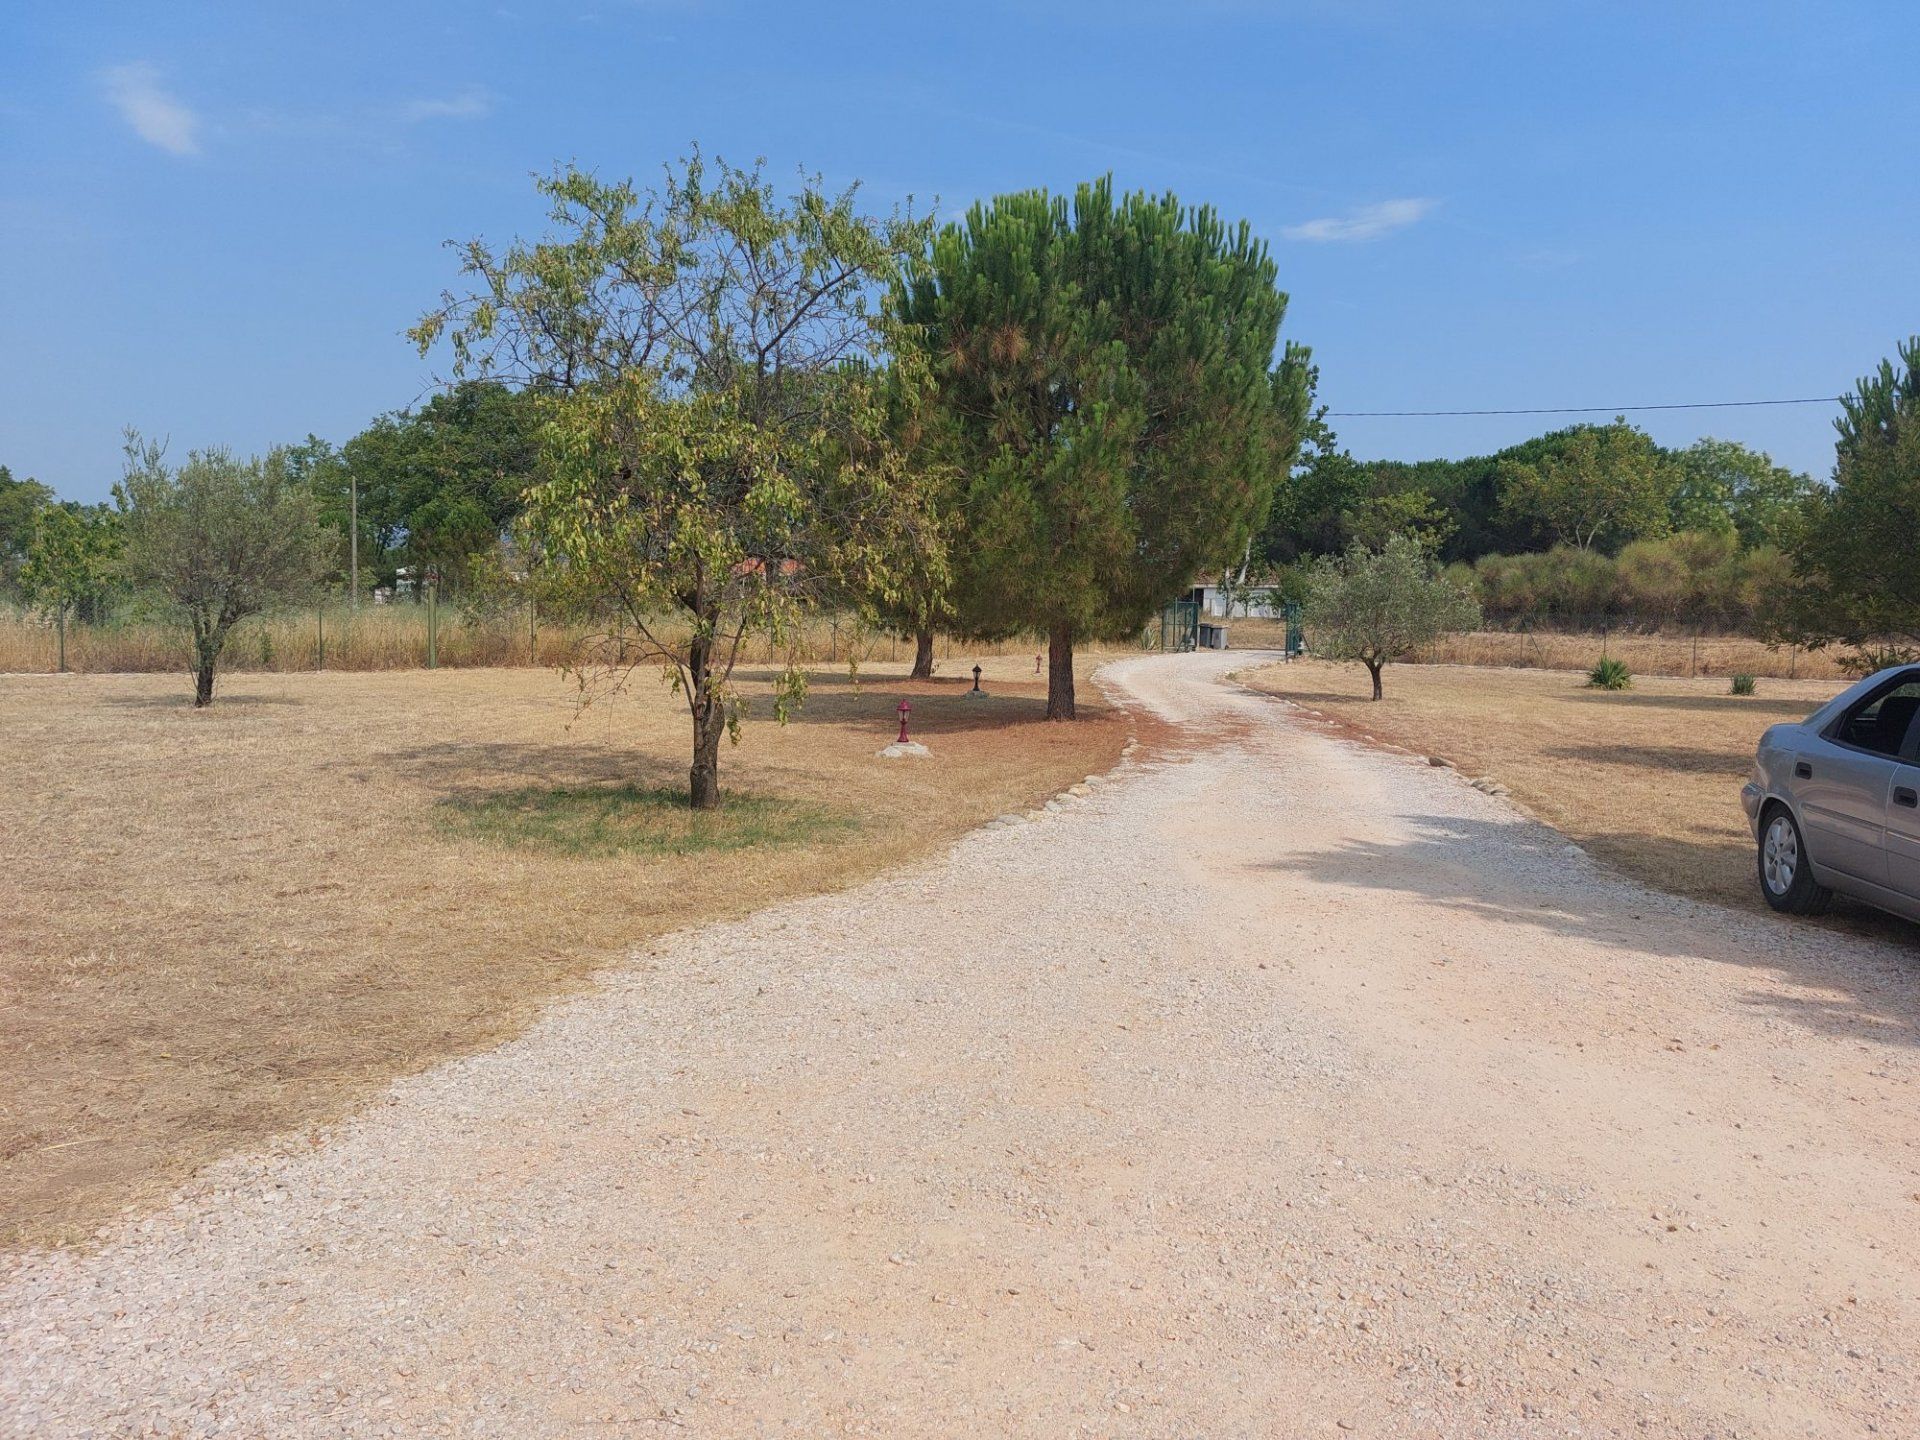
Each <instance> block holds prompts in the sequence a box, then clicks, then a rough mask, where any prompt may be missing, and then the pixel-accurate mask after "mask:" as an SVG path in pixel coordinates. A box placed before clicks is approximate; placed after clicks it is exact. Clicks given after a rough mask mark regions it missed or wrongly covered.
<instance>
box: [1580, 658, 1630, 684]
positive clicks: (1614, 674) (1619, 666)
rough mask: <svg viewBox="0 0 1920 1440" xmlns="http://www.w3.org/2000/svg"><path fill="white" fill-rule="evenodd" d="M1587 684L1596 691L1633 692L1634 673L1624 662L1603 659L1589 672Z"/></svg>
mask: <svg viewBox="0 0 1920 1440" xmlns="http://www.w3.org/2000/svg"><path fill="white" fill-rule="evenodd" d="M1587 684H1589V685H1591V686H1592V687H1593V688H1594V689H1596V690H1631V689H1632V688H1633V672H1632V671H1631V670H1629V669H1627V662H1626V661H1624V660H1614V659H1611V658H1607V657H1602V658H1601V659H1600V660H1598V661H1597V662H1595V664H1594V667H1593V669H1591V670H1589V671H1588V672H1587Z"/></svg>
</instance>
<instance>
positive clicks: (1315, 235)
mask: <svg viewBox="0 0 1920 1440" xmlns="http://www.w3.org/2000/svg"><path fill="white" fill-rule="evenodd" d="M1439 203H1440V202H1439V201H1437V200H1416V199H1409V200H1382V201H1380V202H1379V203H1378V204H1374V205H1362V206H1361V207H1360V208H1359V209H1358V210H1355V211H1354V212H1353V213H1352V214H1351V215H1330V216H1327V217H1325V218H1324V219H1320V220H1304V221H1302V222H1301V223H1300V224H1298V225H1289V226H1287V227H1286V228H1285V229H1284V230H1282V231H1281V232H1280V233H1281V234H1282V235H1284V236H1286V237H1287V239H1289V240H1308V241H1315V242H1319V243H1323V244H1324V243H1329V242H1342V241H1354V240H1378V239H1379V238H1380V237H1381V236H1382V235H1391V234H1392V233H1393V232H1394V231H1396V230H1404V229H1406V228H1407V226H1409V225H1412V224H1415V223H1417V222H1418V221H1421V220H1424V219H1425V218H1426V217H1427V216H1428V215H1430V214H1432V213H1433V210H1434V207H1435V206H1436V205H1438V204H1439Z"/></svg>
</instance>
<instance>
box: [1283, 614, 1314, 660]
mask: <svg viewBox="0 0 1920 1440" xmlns="http://www.w3.org/2000/svg"><path fill="white" fill-rule="evenodd" d="M1280 613H1281V615H1283V616H1284V617H1285V619H1286V622H1287V641H1286V644H1287V650H1286V655H1287V659H1289V660H1291V659H1293V657H1294V656H1296V655H1300V654H1303V653H1305V651H1306V648H1307V632H1306V631H1305V630H1304V629H1302V628H1301V625H1300V602H1299V601H1298V600H1289V601H1287V603H1286V604H1285V605H1282V606H1281V607H1280Z"/></svg>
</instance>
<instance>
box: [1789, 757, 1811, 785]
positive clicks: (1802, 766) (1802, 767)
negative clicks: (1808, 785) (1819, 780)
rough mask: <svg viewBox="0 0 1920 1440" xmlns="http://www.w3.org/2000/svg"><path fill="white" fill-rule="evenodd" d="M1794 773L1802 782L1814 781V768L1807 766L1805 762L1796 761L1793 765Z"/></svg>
mask: <svg viewBox="0 0 1920 1440" xmlns="http://www.w3.org/2000/svg"><path fill="white" fill-rule="evenodd" d="M1793 773H1794V774H1795V775H1796V776H1797V777H1798V778H1800V779H1802V780H1811V779H1813V766H1811V765H1809V764H1807V762H1806V761H1804V760H1796V761H1794V763H1793Z"/></svg>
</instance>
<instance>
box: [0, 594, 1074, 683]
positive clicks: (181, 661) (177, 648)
mask: <svg viewBox="0 0 1920 1440" xmlns="http://www.w3.org/2000/svg"><path fill="white" fill-rule="evenodd" d="M589 634H590V632H589V630H588V629H587V627H584V626H581V625H572V624H570V625H556V624H543V623H540V621H539V617H538V616H537V615H535V614H533V613H530V612H529V611H527V610H525V609H518V610H507V611H505V612H502V613H496V614H492V615H482V616H471V615H466V614H463V613H462V612H461V611H460V610H459V609H458V608H456V607H454V606H450V605H448V606H441V607H440V608H439V613H438V616H437V618H436V625H435V637H434V642H435V643H434V650H435V659H436V661H437V662H438V663H439V664H440V665H442V666H444V667H446V668H448V669H459V668H465V667H471V666H490V667H491V666H506V665H541V666H549V665H562V664H565V663H566V662H567V661H568V660H569V659H571V658H573V657H574V656H575V655H577V654H579V653H580V651H581V648H582V644H583V642H584V641H585V640H587V639H588V638H589ZM1036 645H1038V646H1040V647H1041V648H1044V641H1039V642H1036V641H1035V640H1033V639H1030V638H1027V637H1017V638H1015V639H1012V640H1008V641H1005V642H1002V643H995V644H981V643H978V642H972V641H959V640H954V639H952V638H951V637H948V636H942V637H940V638H939V640H938V641H937V643H936V645H935V648H934V653H935V655H936V656H937V657H938V658H940V659H953V658H956V657H958V656H961V655H966V656H973V657H978V656H981V655H1000V656H1007V655H1023V654H1032V653H1033V651H1034V649H1035V648H1036ZM59 654H60V645H59V634H58V631H57V630H56V628H55V627H54V625H53V624H52V623H51V622H50V621H47V620H44V619H41V618H40V617H38V616H33V615H21V614H6V613H0V674H51V673H54V672H56V671H57V670H58V669H59ZM187 655H188V649H187V639H186V636H185V634H184V632H182V631H181V630H179V629H178V628H177V627H173V626H168V625H163V624H156V623H153V622H150V621H128V622H125V623H118V624H112V625H97V626H95V625H80V624H75V623H69V625H68V626H67V668H68V669H70V670H72V671H74V672H75V673H77V674H82V675H100V674H152V673H159V672H164V671H175V672H184V671H185V670H186V669H187ZM742 657H743V659H744V660H745V661H746V663H748V664H768V663H774V662H778V661H789V660H791V661H797V662H801V663H806V664H821V665H834V664H843V663H846V662H849V661H854V662H858V663H861V664H868V663H874V664H878V663H890V662H892V661H896V660H909V661H910V660H911V659H912V658H913V642H912V641H911V640H910V639H907V640H903V639H901V638H900V637H899V636H897V635H890V634H887V633H886V632H884V631H878V630H875V629H873V628H871V627H869V626H866V625H862V624H861V623H860V622H859V621H858V620H857V619H856V618H854V617H852V616H849V615H842V614H835V613H826V614H822V615H818V616H815V617H813V618H811V619H810V620H808V621H807V622H806V623H805V624H803V625H801V626H800V627H799V629H798V631H797V633H796V634H794V635H793V636H792V637H791V638H790V639H789V640H788V641H787V642H785V643H782V644H780V645H772V644H769V643H768V642H767V641H766V640H765V639H763V638H759V637H754V638H750V639H749V640H748V642H747V643H746V644H745V645H744V646H743V647H742ZM426 663H427V612H426V608H425V607H424V606H421V605H415V604H412V603H402V604H397V605H365V606H362V607H361V608H360V609H359V610H358V611H349V610H348V609H347V608H346V607H345V606H344V605H329V606H326V607H324V608H318V609H314V610H306V611H299V612H292V613H282V614H276V615H269V616H255V617H252V618H250V619H247V620H243V621H241V622H240V624H238V625H237V626H235V627H234V630H233V634H232V636H231V638H230V639H229V640H228V642H227V649H226V653H225V654H224V655H223V656H222V657H221V662H220V665H221V669H222V670H223V671H225V672H255V673H258V672H267V673H274V674H287V673H291V672H295V671H303V670H319V669H327V670H417V669H422V668H424V667H425V665H426ZM968 663H969V664H970V663H972V662H971V660H969V662H968Z"/></svg>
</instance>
